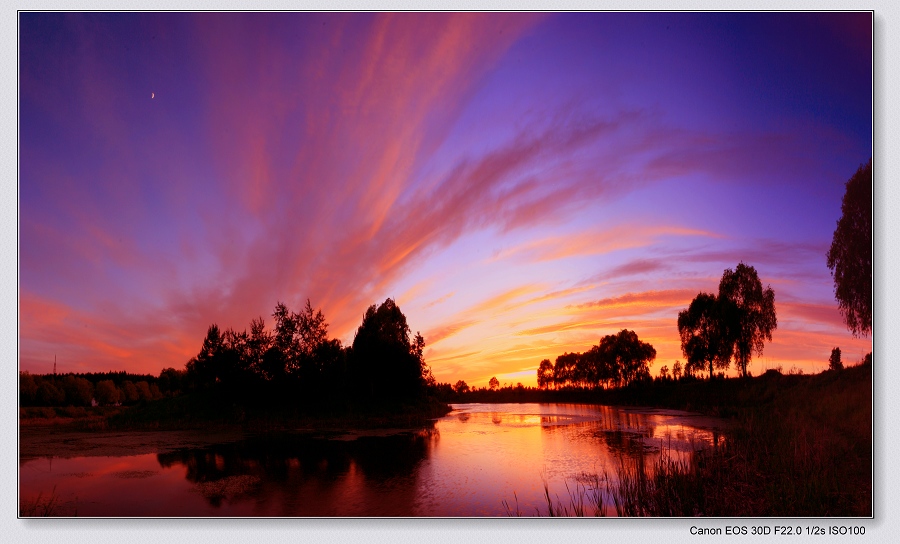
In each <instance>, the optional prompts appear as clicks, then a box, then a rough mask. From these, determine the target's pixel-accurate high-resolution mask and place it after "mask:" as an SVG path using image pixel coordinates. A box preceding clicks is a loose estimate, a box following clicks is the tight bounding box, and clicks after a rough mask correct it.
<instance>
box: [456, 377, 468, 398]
mask: <svg viewBox="0 0 900 544" xmlns="http://www.w3.org/2000/svg"><path fill="white" fill-rule="evenodd" d="M453 391H454V392H455V393H456V394H457V395H462V394H463V393H468V392H469V384H467V383H466V382H464V381H462V380H459V381H458V382H456V385H454V386H453Z"/></svg>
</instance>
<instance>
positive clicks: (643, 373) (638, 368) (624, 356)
mask: <svg viewBox="0 0 900 544" xmlns="http://www.w3.org/2000/svg"><path fill="white" fill-rule="evenodd" d="M599 347H600V351H601V353H602V354H603V355H604V356H605V358H606V359H607V361H609V362H610V363H612V362H613V361H614V362H615V363H614V366H615V368H618V369H619V376H620V379H621V381H622V382H623V383H624V384H625V385H628V384H629V383H632V382H634V381H637V380H641V379H644V378H649V377H650V363H651V362H652V361H653V360H654V359H656V349H654V347H653V346H651V345H650V344H648V343H646V342H641V341H640V339H638V335H637V334H636V333H635V332H634V331H630V330H626V329H622V330H621V331H619V332H618V333H616V334H615V335H608V336H604V337H603V338H602V339H601V340H600V345H599Z"/></svg>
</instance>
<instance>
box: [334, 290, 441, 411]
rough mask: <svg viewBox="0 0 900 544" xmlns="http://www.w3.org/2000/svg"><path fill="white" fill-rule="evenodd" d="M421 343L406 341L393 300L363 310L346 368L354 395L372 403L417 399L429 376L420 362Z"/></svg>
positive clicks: (400, 314)
mask: <svg viewBox="0 0 900 544" xmlns="http://www.w3.org/2000/svg"><path fill="white" fill-rule="evenodd" d="M424 347H425V340H424V338H422V336H421V335H420V334H417V335H416V337H415V339H414V340H413V341H410V330H409V326H408V325H407V323H406V316H405V315H403V312H401V311H400V308H399V307H398V306H397V304H396V303H395V302H394V301H393V299H390V298H389V299H387V300H385V301H384V303H382V304H381V305H380V306H375V305H374V304H373V305H372V306H370V307H369V309H368V310H366V313H365V315H364V316H363V321H362V324H361V325H360V326H359V329H357V331H356V336H355V337H354V339H353V346H352V348H351V350H350V356H349V366H350V373H351V377H352V379H353V381H354V383H355V389H356V391H357V394H358V395H360V397H361V398H362V399H363V400H368V401H372V400H375V399H376V396H383V397H384V398H385V399H386V400H388V401H397V400H404V399H410V398H413V397H416V396H420V395H421V394H422V393H423V392H424V389H425V386H426V385H427V384H428V381H429V377H430V376H431V372H430V369H429V368H428V366H427V365H426V364H425V361H424V359H423V351H424Z"/></svg>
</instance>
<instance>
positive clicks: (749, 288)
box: [719, 262, 778, 376]
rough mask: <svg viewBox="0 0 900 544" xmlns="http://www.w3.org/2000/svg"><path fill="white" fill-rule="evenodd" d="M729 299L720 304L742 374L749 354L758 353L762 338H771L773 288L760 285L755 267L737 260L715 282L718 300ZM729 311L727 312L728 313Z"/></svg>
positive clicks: (763, 339)
mask: <svg viewBox="0 0 900 544" xmlns="http://www.w3.org/2000/svg"><path fill="white" fill-rule="evenodd" d="M725 300H727V301H730V303H731V304H730V305H728V306H725V307H723V308H722V311H724V312H726V315H727V316H728V317H726V319H728V320H729V321H730V322H731V323H732V325H733V326H732V327H731V331H730V333H731V338H732V339H733V341H734V350H733V355H734V359H735V362H736V363H737V366H738V368H739V369H740V371H741V375H742V376H746V375H747V365H748V364H749V363H750V358H751V356H752V354H754V353H755V354H756V355H757V356H760V355H762V353H763V347H764V346H765V342H766V340H768V341H770V342H771V341H772V331H773V330H775V329H776V328H777V327H778V319H777V318H776V316H775V291H773V290H772V287H771V286H766V288H765V289H763V286H762V282H760V281H759V276H758V275H757V274H756V269H755V268H753V267H752V266H749V265H746V264H744V263H743V262H741V263H739V264H738V265H737V267H735V269H734V270H731V269H730V268H729V269H726V270H725V272H724V273H723V274H722V280H721V281H720V282H719V301H720V303H722V302H724V301H725ZM729 314H730V315H729Z"/></svg>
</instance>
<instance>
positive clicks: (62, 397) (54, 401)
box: [37, 379, 66, 406]
mask: <svg viewBox="0 0 900 544" xmlns="http://www.w3.org/2000/svg"><path fill="white" fill-rule="evenodd" d="M37 400H38V403H39V404H41V405H43V406H61V405H62V404H63V403H64V402H66V393H65V391H64V390H63V389H62V388H61V387H57V386H56V383H55V380H48V379H43V380H41V381H40V383H38V389H37Z"/></svg>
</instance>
